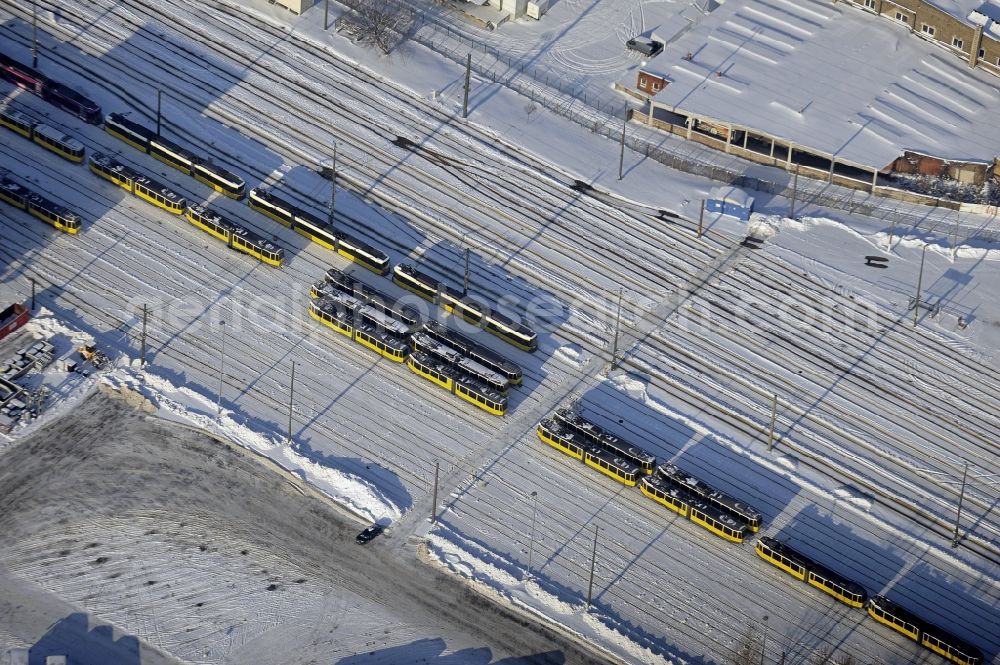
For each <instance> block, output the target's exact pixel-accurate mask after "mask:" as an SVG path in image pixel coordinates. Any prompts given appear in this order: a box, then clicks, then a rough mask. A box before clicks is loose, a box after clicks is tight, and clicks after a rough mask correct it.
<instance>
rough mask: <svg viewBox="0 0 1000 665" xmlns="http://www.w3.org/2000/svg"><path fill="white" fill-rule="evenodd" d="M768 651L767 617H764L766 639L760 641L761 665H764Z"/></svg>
mask: <svg viewBox="0 0 1000 665" xmlns="http://www.w3.org/2000/svg"><path fill="white" fill-rule="evenodd" d="M766 649H767V615H766V614H765V615H764V638H763V639H762V640H761V641H760V665H764V651H765V650H766Z"/></svg>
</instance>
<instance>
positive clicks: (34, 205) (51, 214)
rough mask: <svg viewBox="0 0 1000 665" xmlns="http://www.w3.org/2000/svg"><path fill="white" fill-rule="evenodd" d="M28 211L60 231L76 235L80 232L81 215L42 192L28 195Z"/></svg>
mask: <svg viewBox="0 0 1000 665" xmlns="http://www.w3.org/2000/svg"><path fill="white" fill-rule="evenodd" d="M28 213H29V214H31V215H34V216H35V217H37V218H38V219H40V220H42V221H43V222H45V223H47V224H51V225H52V226H54V227H56V228H57V229H59V230H60V231H63V232H65V233H69V234H72V235H76V234H77V233H79V232H80V216H79V215H77V214H76V213H75V212H71V211H69V210H68V209H66V208H65V207H63V206H61V205H59V204H58V203H55V202H53V201H50V200H48V199H47V198H45V197H44V196H42V195H40V194H30V195H29V196H28Z"/></svg>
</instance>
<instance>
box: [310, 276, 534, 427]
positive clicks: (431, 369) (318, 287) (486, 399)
mask: <svg viewBox="0 0 1000 665" xmlns="http://www.w3.org/2000/svg"><path fill="white" fill-rule="evenodd" d="M310 296H311V298H312V299H311V302H310V304H309V315H310V316H311V317H312V318H314V319H316V320H317V321H319V322H320V323H322V324H323V325H325V326H327V327H329V328H331V329H333V330H335V331H336V332H338V333H340V334H342V335H344V336H346V337H348V338H350V339H351V340H353V341H354V342H355V343H357V344H360V345H361V346H364V347H366V348H368V349H370V350H372V351H374V352H376V353H378V354H379V355H381V356H384V357H386V358H388V359H389V360H392V361H393V362H398V363H404V362H405V363H406V365H407V367H409V368H410V370H411V371H412V372H414V373H415V374H417V375H418V376H421V377H423V378H424V379H427V380H428V381H429V382H431V383H433V384H435V385H437V386H439V387H441V388H443V389H444V390H446V391H448V392H450V393H452V394H453V395H455V396H456V397H458V398H459V399H461V400H464V401H466V402H469V403H470V404H473V405H475V406H477V407H479V408H480V409H483V410H484V411H487V412H488V413H491V414H493V415H498V416H502V415H504V414H505V413H506V412H507V393H508V391H509V389H510V385H511V384H515V385H516V384H520V383H521V381H522V377H523V372H522V371H521V368H520V367H518V366H517V364H515V363H514V362H512V361H510V360H508V359H507V358H505V357H503V356H501V355H500V354H498V353H496V352H494V351H492V350H490V349H488V348H486V347H484V346H482V345H480V344H478V343H476V342H475V341H473V340H472V339H470V338H468V337H466V336H464V335H462V334H461V333H458V332H456V331H454V330H451V329H449V328H448V327H447V326H445V325H444V324H442V323H440V322H437V321H426V322H425V321H423V320H422V317H421V316H420V314H419V313H418V312H417V311H416V309H414V308H413V307H411V306H409V305H408V304H406V303H403V302H401V301H399V300H396V299H393V298H391V297H389V296H388V295H386V294H384V293H382V292H381V291H379V290H378V289H376V288H375V287H373V286H370V285H368V284H366V283H364V282H361V281H360V280H357V279H355V278H353V277H351V276H349V275H347V274H345V273H343V272H342V271H340V270H337V269H335V268H331V269H330V270H328V271H327V272H326V274H325V275H324V278H323V280H321V281H319V282H317V283H315V284H313V285H312V287H311V289H310Z"/></svg>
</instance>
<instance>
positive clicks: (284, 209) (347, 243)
mask: <svg viewBox="0 0 1000 665" xmlns="http://www.w3.org/2000/svg"><path fill="white" fill-rule="evenodd" d="M247 203H249V205H250V207H251V208H253V209H254V210H256V211H257V212H260V213H262V214H264V215H267V216H268V217H270V218H271V219H273V220H274V221H276V222H278V223H279V224H282V225H284V226H287V227H288V228H290V229H292V230H294V231H295V232H296V233H298V234H299V235H301V236H303V237H305V238H308V239H309V240H311V241H313V242H315V243H316V244H317V245H320V246H322V247H326V248H327V249H332V250H333V251H335V252H337V253H338V254H340V255H341V256H343V257H344V258H346V259H349V260H351V261H354V262H355V263H357V264H358V265H361V266H363V267H365V268H368V269H369V270H371V271H372V272H374V273H376V274H378V275H385V274H386V273H388V272H389V257H388V256H387V255H386V254H385V252H383V251H381V250H379V249H376V248H375V247H372V246H371V245H369V244H367V243H365V242H364V241H362V240H359V239H357V238H355V237H353V236H350V235H348V234H347V233H344V232H343V231H339V230H337V229H335V228H333V227H332V226H331V225H330V224H328V223H326V222H324V221H322V220H320V219H318V218H317V217H315V216H313V215H311V214H309V213H307V212H305V211H303V210H301V209H300V208H298V207H297V206H295V205H293V204H292V203H290V202H288V201H286V200H284V199H282V198H281V197H279V196H276V195H275V194H272V193H271V192H269V191H268V190H266V189H264V188H262V187H255V188H254V189H251V190H250V195H249V196H248V197H247Z"/></svg>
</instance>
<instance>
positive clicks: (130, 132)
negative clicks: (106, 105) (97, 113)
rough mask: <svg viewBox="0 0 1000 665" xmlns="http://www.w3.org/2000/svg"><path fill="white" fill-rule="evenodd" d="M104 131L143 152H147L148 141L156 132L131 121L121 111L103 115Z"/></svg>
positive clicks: (153, 137)
mask: <svg viewBox="0 0 1000 665" xmlns="http://www.w3.org/2000/svg"><path fill="white" fill-rule="evenodd" d="M104 131H106V132H107V133H108V134H111V135H112V136H114V137H115V138H117V139H119V140H121V141H125V143H128V144H129V145H130V146H132V147H133V148H137V149H139V150H142V151H143V152H145V153H148V152H149V142H150V141H152V140H153V139H155V138H156V132H154V131H153V130H151V129H147V128H145V127H143V126H142V125H140V124H139V123H137V122H132V121H131V120H129V119H128V118H127V117H126V116H125V115H123V114H121V113H109V114H107V115H106V116H104Z"/></svg>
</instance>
